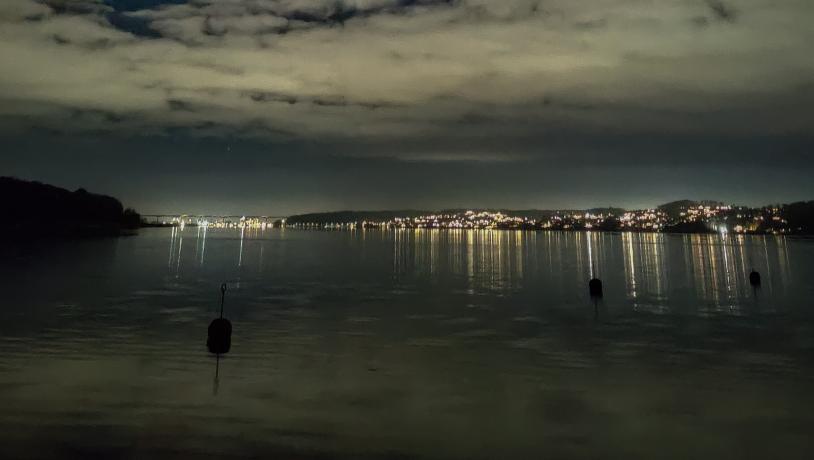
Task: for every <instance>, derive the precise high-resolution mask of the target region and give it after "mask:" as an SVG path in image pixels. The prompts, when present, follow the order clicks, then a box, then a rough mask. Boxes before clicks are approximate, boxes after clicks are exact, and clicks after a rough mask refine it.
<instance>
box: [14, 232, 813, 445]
mask: <svg viewBox="0 0 814 460" xmlns="http://www.w3.org/2000/svg"><path fill="white" fill-rule="evenodd" d="M0 254H2V256H3V257H2V259H0V260H1V261H0V275H2V276H1V277H0V287H2V295H3V302H2V308H0V332H1V333H2V337H1V338H0V407H2V410H0V457H2V458H18V457H26V458H37V457H42V458H46V457H65V458H68V457H70V458H74V457H76V458H85V457H88V456H94V455H96V456H99V457H100V458H109V457H117V458H121V457H127V458H176V457H177V458H197V457H201V458H202V457H207V458H210V457H235V458H243V457H260V458H265V457H269V456H275V455H277V456H282V457H285V458H310V457H324V458H330V457H346V458H368V457H370V458H390V457H393V456H400V457H406V458H551V457H564V456H568V457H577V458H600V457H602V458H607V457H611V458H623V457H625V458H656V457H657V458H702V457H716V458H808V456H809V454H810V450H811V447H812V445H813V444H814V441H812V436H811V432H810V429H811V426H812V423H813V422H814V415H812V410H811V409H812V408H814V397H813V396H812V393H814V385H812V383H814V359H812V357H813V356H814V355H812V352H814V313H813V311H814V305H812V298H813V297H814V282H812V280H814V241H810V240H804V239H791V238H783V237H773V236H767V237H742V236H720V235H686V236H680V235H662V234H605V233H558V232H550V233H547V232H511V231H488V230H483V231H431V230H381V231H379V230H357V231H338V232H322V231H295V230H290V229H285V230H281V229H274V230H249V229H246V230H215V229H204V228H190V227H187V228H186V229H184V230H181V229H176V228H163V229H145V230H142V231H141V232H140V233H139V234H138V235H137V236H132V237H124V238H118V239H99V240H79V241H70V242H42V241H38V242H21V241H4V242H3V244H2V251H0ZM753 267H754V269H756V270H758V271H760V272H761V274H762V275H763V276H762V278H763V286H762V288H761V289H760V290H759V291H755V290H753V289H752V287H751V286H750V285H749V282H748V275H749V272H750V271H751V269H752V268H753ZM592 276H597V277H600V278H601V279H602V280H603V281H604V285H605V298H604V299H603V300H602V302H600V303H599V304H598V307H597V309H596V311H595V307H594V304H593V303H591V301H590V299H589V298H588V290H587V282H588V280H589V279H590V278H591V277H592ZM222 282H227V283H228V286H229V291H228V292H227V295H226V316H227V317H228V318H230V319H231V321H232V324H233V327H234V333H233V337H232V351H231V352H230V353H229V354H228V355H225V356H221V357H220V358H219V359H218V360H216V358H215V357H214V356H213V355H210V354H209V353H207V351H206V349H205V341H206V328H207V325H208V323H209V321H210V320H211V319H213V318H214V317H216V315H217V311H218V309H219V296H220V292H219V288H220V285H221V283H222ZM216 363H217V366H218V367H217V377H216Z"/></svg>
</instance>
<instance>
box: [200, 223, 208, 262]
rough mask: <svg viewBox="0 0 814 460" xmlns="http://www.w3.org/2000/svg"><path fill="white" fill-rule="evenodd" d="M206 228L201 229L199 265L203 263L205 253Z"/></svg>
mask: <svg viewBox="0 0 814 460" xmlns="http://www.w3.org/2000/svg"><path fill="white" fill-rule="evenodd" d="M207 230H208V227H207V226H206V225H204V228H203V241H202V242H201V265H203V263H204V253H206V231H207Z"/></svg>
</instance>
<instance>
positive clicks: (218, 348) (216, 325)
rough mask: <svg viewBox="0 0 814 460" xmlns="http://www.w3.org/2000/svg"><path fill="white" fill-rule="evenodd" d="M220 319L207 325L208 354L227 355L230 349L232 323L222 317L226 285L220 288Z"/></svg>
mask: <svg viewBox="0 0 814 460" xmlns="http://www.w3.org/2000/svg"><path fill="white" fill-rule="evenodd" d="M220 292H221V297H220V318H216V319H213V320H212V322H211V323H209V336H208V337H207V339H206V347H207V348H209V352H210V353H216V354H218V355H219V354H221V353H229V349H230V348H231V347H232V323H230V322H229V320H228V319H226V318H224V317H223V302H224V299H225V298H226V283H224V284H223V285H221V287H220Z"/></svg>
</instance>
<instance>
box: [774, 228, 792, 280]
mask: <svg viewBox="0 0 814 460" xmlns="http://www.w3.org/2000/svg"><path fill="white" fill-rule="evenodd" d="M774 242H775V246H776V247H777V259H778V264H779V265H780V285H781V287H782V288H783V290H784V291H785V290H786V287H787V286H788V284H789V281H790V276H789V275H790V273H791V265H790V264H789V247H788V241H787V240H786V237H785V236H775V238H774Z"/></svg>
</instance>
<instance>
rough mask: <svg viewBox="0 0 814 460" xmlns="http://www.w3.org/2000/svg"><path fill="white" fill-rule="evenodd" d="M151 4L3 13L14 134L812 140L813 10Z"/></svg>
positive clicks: (4, 82)
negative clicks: (34, 131)
mask: <svg viewBox="0 0 814 460" xmlns="http://www.w3.org/2000/svg"><path fill="white" fill-rule="evenodd" d="M143 4H144V5H146V7H144V8H140V7H138V5H139V4H138V3H137V2H116V1H109V2H101V1H90V0H87V1H81V2H73V1H71V2H67V1H56V0H52V1H47V2H37V1H33V0H4V1H3V2H2V4H0V65H2V67H3V69H4V70H3V72H2V73H1V74H0V130H3V131H10V130H16V131H21V130H22V131H24V130H30V129H32V128H37V129H42V128H45V127H47V128H48V129H50V130H53V131H55V132H63V133H73V134H76V133H83V132H111V133H115V134H116V135H121V136H128V135H136V134H138V135H145V134H147V135H166V133H174V132H178V130H181V131H184V132H187V133H191V134H193V135H205V136H225V135H231V136H234V135H238V136H243V137H248V138H252V139H256V140H263V139H266V140H268V141H270V142H271V141H275V140H276V139H277V138H278V137H280V136H282V137H284V138H285V139H292V138H294V139H300V140H302V142H313V141H314V139H318V140H320V142H325V143H326V144H330V143H344V144H345V145H350V146H352V145H368V146H374V145H375V146H392V147H385V148H384V149H385V150H387V151H386V152H382V154H383V155H384V154H386V155H393V154H394V151H396V153H395V154H398V150H399V149H401V147H400V146H402V145H408V144H409V145H413V146H414V147H412V148H410V149H405V151H404V154H403V155H404V158H409V159H411V161H412V159H415V158H428V155H431V154H426V153H421V152H418V151H417V150H416V149H419V148H424V149H426V150H427V151H433V149H431V148H430V146H431V145H438V144H441V145H446V146H448V149H447V150H446V151H444V152H438V155H439V158H440V157H443V159H445V160H447V159H449V158H450V157H455V155H459V158H461V159H462V161H463V160H469V159H472V158H473V156H478V155H481V156H482V157H483V158H485V159H493V158H495V157H497V156H500V155H506V157H507V158H518V157H522V156H524V155H526V154H528V153H529V152H543V153H540V154H545V153H544V152H545V151H546V150H549V149H550V148H554V146H553V144H552V138H556V139H558V141H557V142H559V144H557V147H558V148H562V149H567V148H568V142H566V141H561V139H562V135H557V134H556V133H569V135H571V136H572V137H573V140H572V141H571V143H572V144H573V145H579V144H580V141H579V140H580V139H584V138H586V137H593V138H595V139H597V141H596V142H597V144H601V142H603V139H605V138H607V137H608V136H614V137H616V136H626V135H627V136H636V135H655V134H658V135H660V136H667V137H668V138H669V136H687V135H691V136H696V137H697V136H708V137H715V136H725V137H732V136H735V137H738V136H740V137H748V136H751V135H761V136H773V135H792V136H804V135H805V133H806V132H809V130H810V128H811V126H810V122H809V121H808V118H807V117H806V115H807V111H808V110H809V109H808V108H809V107H810V105H811V103H812V102H814V95H812V91H811V86H810V83H811V82H812V81H814V63H812V61H811V59H810V57H809V43H811V42H812V41H814V32H812V29H811V27H810V26H809V24H808V18H810V17H812V15H813V14H814V6H812V3H811V2H810V1H808V0H787V1H784V2H783V3H782V4H781V5H778V4H777V3H776V2H772V1H768V0H742V1H740V2H738V4H737V5H738V7H737V9H735V8H734V7H732V6H730V5H729V4H728V3H723V2H720V1H718V0H697V1H696V0H692V1H684V2H675V1H673V0H655V1H650V2H641V1H637V0H595V1H585V2H574V1H572V0H548V1H541V0H501V1H490V0H459V1H430V0H426V1H420V0H412V1H409V0H344V1H336V0H217V1H215V0H193V1H190V2H186V3H179V2H176V1H174V2H160V1H154V2H144V3H143ZM699 18H704V21H706V24H707V25H711V23H712V22H720V23H725V24H721V26H720V27H702V28H700V27H697V26H698V25H701V22H699V21H700V19H699ZM724 25H725V27H723V26H724ZM79 114H81V115H79ZM473 139H474V141H473ZM484 139H497V140H498V141H494V142H491V145H490V146H489V147H490V148H489V149H485V148H477V149H473V148H471V146H474V145H477V144H479V143H480V145H483V140H484ZM422 144H423V146H421V145H422ZM420 146H421V147H420ZM379 148H380V147H379ZM408 150H409V151H408ZM473 150H474V151H475V153H472V152H473ZM456 152H459V153H456Z"/></svg>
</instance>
